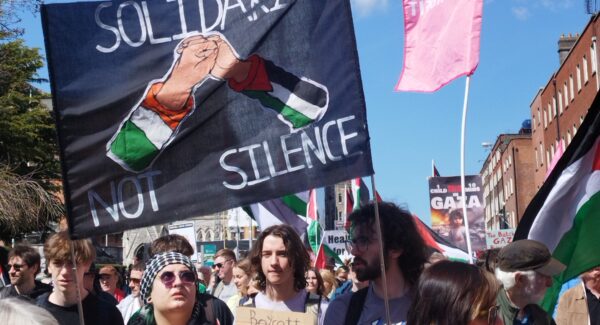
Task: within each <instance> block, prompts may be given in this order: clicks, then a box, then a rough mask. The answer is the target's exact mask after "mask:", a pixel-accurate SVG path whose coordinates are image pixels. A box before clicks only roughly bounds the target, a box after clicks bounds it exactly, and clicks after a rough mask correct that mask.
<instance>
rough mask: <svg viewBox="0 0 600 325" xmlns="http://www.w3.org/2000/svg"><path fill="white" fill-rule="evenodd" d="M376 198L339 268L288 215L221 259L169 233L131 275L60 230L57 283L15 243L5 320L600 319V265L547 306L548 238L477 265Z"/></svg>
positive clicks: (54, 269) (6, 269)
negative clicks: (291, 315) (272, 315)
mask: <svg viewBox="0 0 600 325" xmlns="http://www.w3.org/2000/svg"><path fill="white" fill-rule="evenodd" d="M378 209H379V215H380V221H381V229H380V230H381V231H380V232H379V231H377V229H376V226H375V224H376V223H375V207H374V205H373V204H368V205H366V206H364V207H362V208H360V209H359V210H356V211H354V212H353V213H352V214H351V215H350V216H349V217H348V218H349V221H350V224H351V228H350V240H349V241H348V242H347V243H346V245H347V248H348V250H349V251H350V253H351V254H352V255H353V259H352V260H351V261H348V263H347V264H348V265H342V266H339V267H337V268H336V267H335V266H334V265H331V266H328V267H325V268H322V269H317V268H314V267H311V256H310V254H309V251H308V250H307V248H306V245H305V244H304V243H303V241H302V240H301V238H300V237H299V235H298V234H297V233H296V232H295V230H294V228H292V227H290V226H288V225H276V226H272V227H269V228H267V229H264V230H263V231H262V232H261V233H260V235H259V236H258V238H257V240H256V242H255V243H254V245H253V247H252V249H251V250H250V252H249V253H248V254H247V256H244V257H243V258H242V257H240V256H237V255H236V254H235V252H234V251H232V250H230V249H222V250H220V251H218V252H217V253H216V255H215V257H214V264H213V265H212V267H206V266H201V265H198V264H196V263H193V262H192V260H191V258H190V257H191V255H192V254H193V252H194V250H193V248H192V246H191V245H190V243H189V242H187V240H186V239H185V238H183V237H181V236H178V235H167V236H164V237H160V238H158V239H156V240H155V241H154V242H152V244H151V246H150V248H149V251H148V253H149V254H148V255H149V259H148V260H147V261H145V263H144V262H141V261H140V262H137V263H135V264H134V265H132V266H131V267H130V268H129V269H128V273H127V274H126V275H125V276H122V275H121V273H120V271H119V270H118V269H117V268H115V267H114V266H110V265H107V266H103V267H100V268H97V267H96V266H95V264H94V261H95V258H96V252H95V249H94V246H93V245H92V243H91V241H89V240H85V239H82V240H71V239H70V238H69V236H68V234H67V233H66V232H59V233H56V234H53V235H52V236H51V237H50V238H49V239H48V240H47V241H46V243H45V245H44V256H45V259H46V261H47V269H48V273H49V275H50V277H49V281H46V282H48V283H43V282H41V281H38V280H37V279H38V278H39V276H38V274H39V273H40V255H39V253H38V252H37V250H36V249H34V248H32V247H30V246H28V245H26V244H17V245H14V247H12V249H11V250H10V251H9V253H8V256H7V258H5V261H0V262H1V263H0V274H2V276H0V286H2V288H1V289H0V324H23V323H27V324H63V325H71V324H79V323H80V322H81V321H83V322H84V323H85V324H86V325H94V324H117V325H118V324H140V325H141V324H143V325H151V324H157V325H163V324H173V325H178V324H181V325H184V324H220V325H229V324H234V323H236V321H237V322H239V323H249V320H246V319H242V318H243V317H245V316H244V315H247V313H243V312H242V311H244V310H243V309H242V308H256V309H262V310H269V311H277V312H297V313H304V314H305V315H304V316H306V317H307V318H304V319H311V320H312V321H311V322H312V323H313V324H327V325H329V324H333V325H335V324H386V323H387V322H388V317H389V323H391V324H409V325H413V324H415V325H431V324H436V325H446V324H447V325H462V324H464V325H467V324H469V325H471V324H473V325H477V324H488V325H496V324H505V325H513V324H536V325H537V324H559V325H563V324H572V325H580V324H581V325H585V324H591V325H598V324H600V303H599V298H600V267H596V268H594V269H591V270H589V271H588V272H586V273H584V274H582V275H581V277H580V278H581V282H580V284H577V285H575V286H573V288H571V289H569V290H568V291H567V292H566V293H564V294H563V295H562V296H561V297H560V299H559V303H558V308H557V309H556V312H555V313H548V312H547V311H545V310H544V309H542V308H541V307H540V305H539V303H540V301H541V300H542V298H543V296H544V294H545V293H546V290H547V288H548V287H549V286H550V285H551V283H552V276H554V275H557V274H559V273H560V272H562V271H563V270H564V268H565V266H564V265H563V264H561V263H560V262H559V261H557V260H555V259H554V258H553V257H552V256H551V254H550V252H549V251H548V248H547V247H545V246H544V245H543V244H542V243H539V242H537V241H533V240H519V241H515V242H513V243H510V244H508V245H507V246H505V247H504V248H502V249H500V250H495V251H489V252H488V254H487V255H486V258H485V261H483V262H482V263H478V264H477V265H472V264H468V263H464V262H458V261H449V260H446V259H445V258H444V257H443V256H440V254H436V253H433V254H432V252H431V249H430V248H428V247H427V246H426V245H425V243H424V241H423V239H422V238H421V237H420V235H419V232H418V231H417V228H416V226H415V224H414V221H413V219H412V216H411V214H410V213H409V212H408V211H406V210H404V209H402V208H399V207H397V206H396V205H394V204H391V203H386V202H381V203H379V206H378ZM378 233H380V234H381V238H379V237H378ZM382 245H383V246H382ZM381 256H383V259H384V262H385V273H382V271H381ZM384 275H385V277H384ZM119 283H123V284H124V285H122V286H121V287H120V286H119ZM126 293H129V294H126ZM385 296H387V305H388V306H389V308H386V299H385V298H384V297H385ZM79 302H80V303H79Z"/></svg>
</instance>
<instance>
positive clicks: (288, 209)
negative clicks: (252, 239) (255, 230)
mask: <svg viewBox="0 0 600 325" xmlns="http://www.w3.org/2000/svg"><path fill="white" fill-rule="evenodd" d="M307 201H308V192H300V193H296V194H290V195H286V196H284V197H281V198H278V199H273V200H269V201H264V202H260V203H255V204H252V205H250V206H245V207H243V209H244V211H246V213H248V215H249V216H250V217H251V218H252V219H254V220H256V223H258V227H259V228H260V230H261V231H262V230H264V229H266V228H268V227H270V226H273V225H280V224H282V223H285V224H288V225H290V226H292V227H294V229H296V232H297V233H298V235H299V236H300V237H302V236H303V235H304V233H306V227H307V225H308V224H307V223H306V209H307Z"/></svg>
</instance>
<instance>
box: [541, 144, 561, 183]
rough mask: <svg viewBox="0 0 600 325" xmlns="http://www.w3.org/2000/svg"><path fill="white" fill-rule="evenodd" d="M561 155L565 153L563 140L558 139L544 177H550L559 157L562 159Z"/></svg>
mask: <svg viewBox="0 0 600 325" xmlns="http://www.w3.org/2000/svg"><path fill="white" fill-rule="evenodd" d="M563 153H565V140H563V139H560V141H557V142H556V151H555V152H554V156H552V161H550V163H549V164H548V170H547V171H546V177H545V178H548V176H550V172H552V170H553V169H554V167H555V166H556V164H557V163H558V161H559V160H560V157H562V155H563Z"/></svg>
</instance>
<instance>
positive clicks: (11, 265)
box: [7, 264, 24, 272]
mask: <svg viewBox="0 0 600 325" xmlns="http://www.w3.org/2000/svg"><path fill="white" fill-rule="evenodd" d="M7 266H8V269H9V270H10V269H11V268H13V269H15V271H17V272H19V271H21V269H22V268H23V266H24V265H23V264H8V265H7Z"/></svg>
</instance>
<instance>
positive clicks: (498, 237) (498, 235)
mask: <svg viewBox="0 0 600 325" xmlns="http://www.w3.org/2000/svg"><path fill="white" fill-rule="evenodd" d="M514 235H515V230H514V229H494V230H488V231H486V232H485V241H486V243H487V248H488V249H492V248H502V247H504V246H506V245H508V244H509V243H510V242H512V240H513V236H514Z"/></svg>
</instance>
